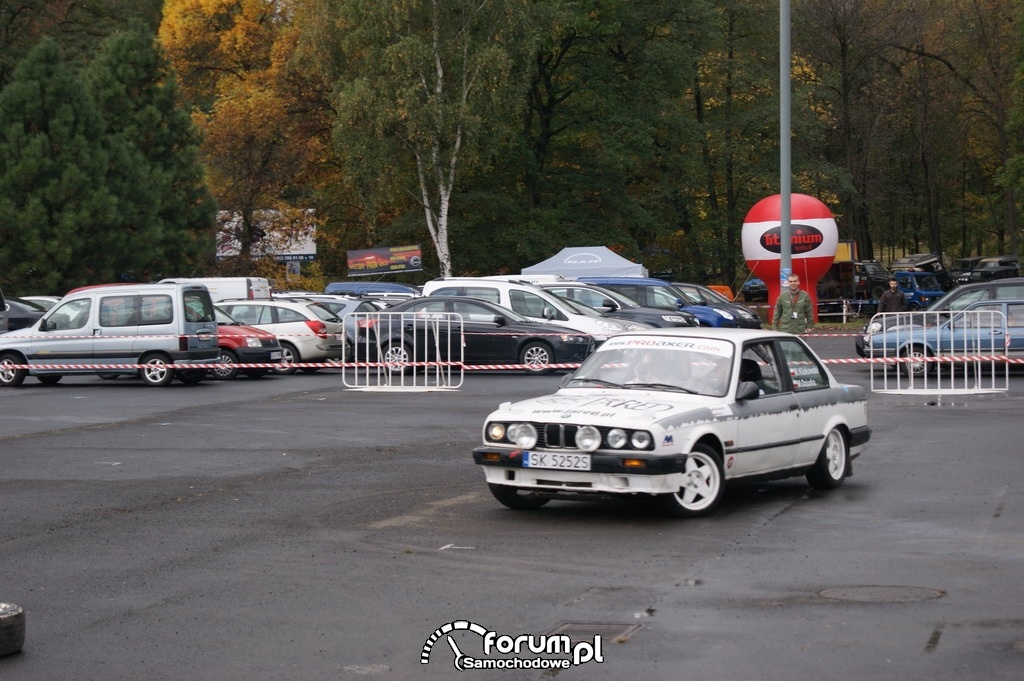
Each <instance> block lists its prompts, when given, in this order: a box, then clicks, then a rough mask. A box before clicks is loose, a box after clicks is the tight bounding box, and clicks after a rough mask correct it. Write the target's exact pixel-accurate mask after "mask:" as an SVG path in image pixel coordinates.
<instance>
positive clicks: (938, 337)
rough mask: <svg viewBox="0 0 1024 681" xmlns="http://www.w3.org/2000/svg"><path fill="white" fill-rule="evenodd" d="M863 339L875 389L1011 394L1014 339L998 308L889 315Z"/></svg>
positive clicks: (877, 319) (878, 316)
mask: <svg viewBox="0 0 1024 681" xmlns="http://www.w3.org/2000/svg"><path fill="white" fill-rule="evenodd" d="M868 329H869V332H868V333H867V334H865V336H864V338H863V339H862V341H863V343H864V353H865V355H866V356H867V357H869V358H871V361H872V364H871V390H872V391H873V392H885V393H918V394H934V395H956V394H977V393H994V392H1008V391H1009V383H1010V373H1009V371H1010V367H1009V365H1010V363H1009V362H1008V361H1007V360H1008V353H1007V348H1008V345H1009V342H1010V337H1009V335H1008V333H1007V330H1006V318H1005V316H1004V315H1003V313H1002V312H999V311H994V310H971V311H960V312H949V311H945V312H927V311H922V312H885V313H879V314H876V315H874V316H873V317H872V318H871V321H870V322H869V324H868Z"/></svg>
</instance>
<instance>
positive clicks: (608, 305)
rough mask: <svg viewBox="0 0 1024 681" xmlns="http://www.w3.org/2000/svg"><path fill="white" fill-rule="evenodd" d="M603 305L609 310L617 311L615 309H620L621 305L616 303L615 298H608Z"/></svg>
mask: <svg viewBox="0 0 1024 681" xmlns="http://www.w3.org/2000/svg"><path fill="white" fill-rule="evenodd" d="M601 307H604V308H607V309H608V310H611V311H615V310H618V309H619V306H618V305H616V304H615V301H614V300H606V301H604V304H603V305H602V306H601Z"/></svg>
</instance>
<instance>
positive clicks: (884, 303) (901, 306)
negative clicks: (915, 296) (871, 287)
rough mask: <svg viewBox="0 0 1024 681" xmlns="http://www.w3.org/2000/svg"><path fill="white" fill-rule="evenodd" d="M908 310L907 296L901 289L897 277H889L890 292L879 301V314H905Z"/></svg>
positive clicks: (884, 294)
mask: <svg viewBox="0 0 1024 681" xmlns="http://www.w3.org/2000/svg"><path fill="white" fill-rule="evenodd" d="M906 309H907V296H906V295H904V294H903V291H901V290H900V289H899V286H898V283H897V281H896V277H889V290H888V291H886V292H885V293H883V294H882V297H881V298H879V299H878V311H879V312H903V311H904V310H906Z"/></svg>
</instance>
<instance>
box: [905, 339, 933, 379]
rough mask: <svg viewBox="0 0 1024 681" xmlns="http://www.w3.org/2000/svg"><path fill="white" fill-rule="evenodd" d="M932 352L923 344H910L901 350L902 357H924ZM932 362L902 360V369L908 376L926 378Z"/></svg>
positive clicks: (911, 358)
mask: <svg viewBox="0 0 1024 681" xmlns="http://www.w3.org/2000/svg"><path fill="white" fill-rule="evenodd" d="M930 354H931V353H929V352H928V348H926V347H924V346H923V345H910V346H908V347H905V348H903V349H902V350H900V357H902V358H907V359H910V360H913V359H924V358H927V357H928V356H929V355H930ZM930 365H931V362H925V361H921V362H915V361H908V362H900V369H902V370H903V373H904V374H905V375H906V376H907V377H908V378H924V377H925V375H926V374H928V373H930V371H931V366H930Z"/></svg>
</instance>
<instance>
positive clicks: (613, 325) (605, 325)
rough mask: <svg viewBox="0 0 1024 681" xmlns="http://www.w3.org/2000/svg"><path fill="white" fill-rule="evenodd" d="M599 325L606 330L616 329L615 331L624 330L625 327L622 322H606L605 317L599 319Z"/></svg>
mask: <svg viewBox="0 0 1024 681" xmlns="http://www.w3.org/2000/svg"><path fill="white" fill-rule="evenodd" d="M597 325H598V326H599V327H600V328H602V329H604V330H605V331H614V332H615V333H618V332H620V331H624V329H623V328H622V324H616V323H615V322H606V321H604V320H603V319H599V320H597Z"/></svg>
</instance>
